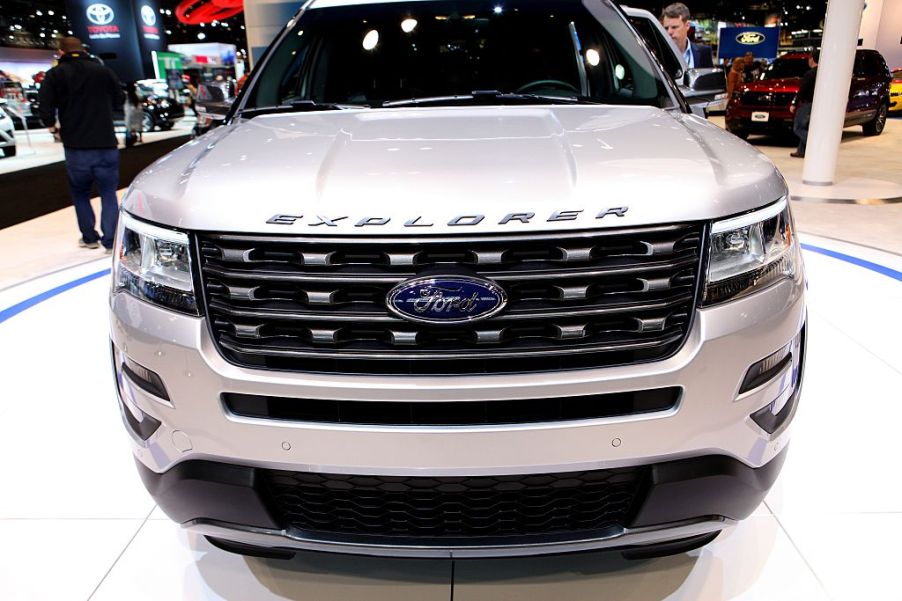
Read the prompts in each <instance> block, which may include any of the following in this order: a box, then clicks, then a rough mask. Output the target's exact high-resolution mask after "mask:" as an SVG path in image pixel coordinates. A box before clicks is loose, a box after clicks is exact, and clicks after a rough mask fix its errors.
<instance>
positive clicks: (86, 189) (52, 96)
mask: <svg viewBox="0 0 902 601" xmlns="http://www.w3.org/2000/svg"><path fill="white" fill-rule="evenodd" d="M60 50H62V51H63V56H62V57H60V59H59V64H58V65H57V66H56V67H54V68H52V69H50V70H49V71H48V72H47V74H46V75H45V77H44V82H43V83H42V85H41V90H40V94H39V101H40V106H41V120H42V121H43V122H44V125H46V126H47V127H49V128H50V132H51V133H57V129H56V126H55V124H56V121H57V120H59V124H60V125H59V135H60V137H61V139H62V141H63V148H64V150H65V153H66V172H67V174H68V176H69V190H70V191H71V193H72V202H73V204H74V205H75V215H76V217H77V218H78V228H79V229H80V230H81V239H80V240H79V241H78V244H79V246H81V247H83V248H97V247H98V246H99V244H98V242H100V244H102V245H103V247H104V248H105V249H106V250H107V252H111V251H112V248H113V236H114V234H115V232H116V221H117V219H118V214H119V203H118V201H117V198H116V190H117V189H118V187H119V149H118V141H117V140H116V134H115V132H114V130H113V108H114V107H119V106H122V102H123V100H124V99H125V95H124V94H123V91H122V85H121V84H120V83H119V78H118V77H116V74H115V73H113V71H112V70H110V69H109V68H108V67H105V66H103V65H101V64H100V63H99V62H97V61H96V60H94V59H93V58H91V56H90V55H89V54H88V53H87V52H85V49H84V46H82V43H81V41H80V40H79V39H78V38H63V39H62V40H61V41H60ZM95 182H96V183H97V188H98V190H99V191H100V199H101V212H100V228H101V231H102V232H103V235H102V236H101V235H99V234H98V233H97V230H96V229H95V224H96V219H95V216H94V209H93V208H91V185H92V184H93V183H95Z"/></svg>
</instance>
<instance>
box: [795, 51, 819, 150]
mask: <svg viewBox="0 0 902 601" xmlns="http://www.w3.org/2000/svg"><path fill="white" fill-rule="evenodd" d="M819 58H820V53H819V52H818V51H817V50H815V51H814V52H813V53H812V54H811V56H809V57H808V66H809V67H810V69H809V71H808V72H807V73H805V75H803V76H802V83H801V84H799V91H798V93H797V94H796V97H795V99H794V100H793V101H792V105H791V106H790V107H789V110H790V111H792V113H793V114H794V115H795V117H794V118H793V121H792V131H793V132H795V135H796V136H798V138H799V147H798V149H797V150H796V151H795V152H792V153H790V154H789V156H792V157H796V158H798V159H803V158H805V150H806V148H807V146H808V126H809V125H810V124H811V106H812V104H813V103H814V86H815V84H816V83H817V61H818V59H819Z"/></svg>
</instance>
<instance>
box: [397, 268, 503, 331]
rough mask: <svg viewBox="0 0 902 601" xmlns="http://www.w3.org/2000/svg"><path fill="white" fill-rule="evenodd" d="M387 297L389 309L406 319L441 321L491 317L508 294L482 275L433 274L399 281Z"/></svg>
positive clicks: (429, 321) (435, 322)
mask: <svg viewBox="0 0 902 601" xmlns="http://www.w3.org/2000/svg"><path fill="white" fill-rule="evenodd" d="M387 301H388V302H387V304H388V308H389V310H391V311H392V312H393V313H395V314H396V315H399V316H400V317H403V318H404V319H408V320H410V321H417V322H421V323H431V324H438V325H442V324H459V323H467V322H470V321H476V320H478V319H485V318H487V317H491V316H492V315H495V314H496V313H498V312H499V311H501V310H502V309H503V308H504V305H506V304H507V295H506V294H505V293H504V290H502V289H501V287H499V286H498V285H497V284H495V283H494V282H490V281H489V280H483V279H481V278H474V277H468V276H430V277H422V278H416V279H413V280H407V281H406V282H402V283H400V284H398V285H397V286H395V287H394V288H392V289H391V291H390V292H389V293H388V299H387Z"/></svg>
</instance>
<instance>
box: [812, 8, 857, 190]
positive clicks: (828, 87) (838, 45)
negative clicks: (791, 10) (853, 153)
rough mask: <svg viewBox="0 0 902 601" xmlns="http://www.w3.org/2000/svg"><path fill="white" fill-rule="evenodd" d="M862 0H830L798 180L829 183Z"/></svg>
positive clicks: (840, 126) (823, 184) (845, 101)
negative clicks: (809, 122)
mask: <svg viewBox="0 0 902 601" xmlns="http://www.w3.org/2000/svg"><path fill="white" fill-rule="evenodd" d="M864 3H865V0H830V2H829V4H828V5H827V20H826V23H825V24H824V39H823V43H822V46H821V56H820V61H819V62H818V69H817V85H816V86H815V90H814V105H813V106H812V110H811V124H810V127H809V129H808V148H807V150H806V151H805V166H804V169H803V170H802V182H803V183H805V184H809V185H814V186H830V185H832V184H833V179H834V177H835V176H836V159H837V157H838V155H839V144H840V142H841V141H842V130H843V123H844V122H845V118H846V105H847V104H848V102H849V87H850V86H851V84H852V67H853V66H854V64H855V49H856V47H857V46H858V32H859V30H860V28H861V14H862V12H863V11H864Z"/></svg>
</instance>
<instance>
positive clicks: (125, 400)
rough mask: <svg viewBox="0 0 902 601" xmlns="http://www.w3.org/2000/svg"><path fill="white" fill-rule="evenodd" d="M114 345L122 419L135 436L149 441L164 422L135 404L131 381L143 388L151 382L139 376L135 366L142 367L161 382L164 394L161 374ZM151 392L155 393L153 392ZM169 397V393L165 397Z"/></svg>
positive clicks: (113, 357) (115, 369) (114, 364)
mask: <svg viewBox="0 0 902 601" xmlns="http://www.w3.org/2000/svg"><path fill="white" fill-rule="evenodd" d="M111 346H112V359H113V374H114V375H115V377H116V397H117V399H118V400H119V413H120V414H121V415H122V421H124V422H125V425H126V427H127V428H128V430H129V432H130V433H131V434H132V436H133V437H135V438H136V439H137V440H139V441H141V442H145V441H147V439H148V438H150V437H151V436H153V433H154V432H156V431H157V430H159V429H160V426H161V425H162V422H160V420H158V419H155V418H154V417H151V416H150V415H148V414H146V413H144V412H143V411H141V409H139V408H138V406H137V405H136V404H135V402H134V399H132V394H131V390H130V389H131V387H130V385H129V383H130V382H134V384H135V385H136V386H140V387H142V388H143V386H142V385H143V384H150V385H151V386H154V384H151V383H150V382H149V381H148V380H142V379H141V376H138V375H137V374H136V373H135V371H134V369H133V368H135V367H137V368H140V369H139V372H140V370H144V375H145V376H147V375H148V374H153V376H156V380H157V382H158V383H159V387H160V389H161V390H162V391H163V394H165V393H166V391H165V389H163V388H162V385H163V382H162V380H160V376H157V374H155V373H153V372H152V371H150V370H148V369H146V368H143V367H141V366H140V365H138V364H137V363H135V362H133V361H131V360H130V359H128V358H127V357H125V355H123V354H122V353H120V352H119V350H118V349H117V348H116V347H115V346H113V345H111ZM126 362H129V363H131V366H132V367H128V366H127V365H126ZM123 374H126V375H128V381H126V380H125V378H124V377H123ZM151 394H155V393H153V392H151ZM165 398H166V399H168V395H167V396H166V397H165Z"/></svg>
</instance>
